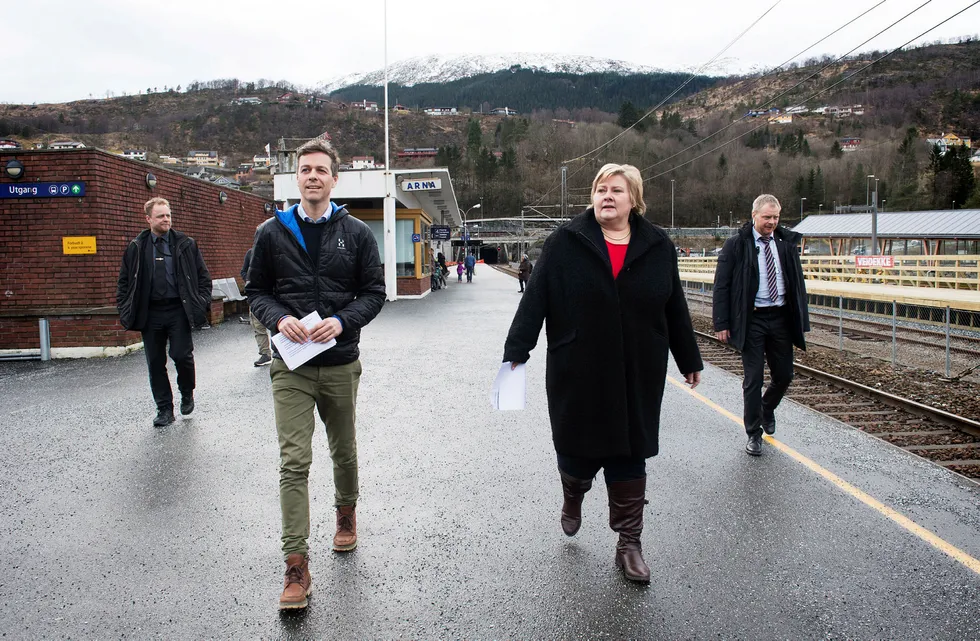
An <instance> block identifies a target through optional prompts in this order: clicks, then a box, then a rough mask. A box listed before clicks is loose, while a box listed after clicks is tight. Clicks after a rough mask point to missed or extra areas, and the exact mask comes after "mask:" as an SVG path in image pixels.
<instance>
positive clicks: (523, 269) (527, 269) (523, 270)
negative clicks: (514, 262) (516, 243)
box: [517, 254, 534, 294]
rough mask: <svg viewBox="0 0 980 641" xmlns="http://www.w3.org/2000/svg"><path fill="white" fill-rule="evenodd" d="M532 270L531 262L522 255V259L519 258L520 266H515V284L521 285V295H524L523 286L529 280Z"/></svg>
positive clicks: (525, 255)
mask: <svg viewBox="0 0 980 641" xmlns="http://www.w3.org/2000/svg"><path fill="white" fill-rule="evenodd" d="M532 269H534V267H533V266H532V265H531V261H530V260H528V258H527V254H524V257H523V258H521V264H520V265H518V266H517V282H518V283H520V285H521V293H522V294H523V293H524V285H526V284H527V281H528V280H530V278H531V270H532Z"/></svg>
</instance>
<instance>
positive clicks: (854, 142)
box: [838, 138, 861, 151]
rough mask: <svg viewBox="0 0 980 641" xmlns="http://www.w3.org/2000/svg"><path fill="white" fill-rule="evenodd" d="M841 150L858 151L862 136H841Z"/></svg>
mask: <svg viewBox="0 0 980 641" xmlns="http://www.w3.org/2000/svg"><path fill="white" fill-rule="evenodd" d="M838 142H839V143H840V149H841V151H857V148H858V147H860V146H861V139H860V138H841V139H840V140H839V141H838Z"/></svg>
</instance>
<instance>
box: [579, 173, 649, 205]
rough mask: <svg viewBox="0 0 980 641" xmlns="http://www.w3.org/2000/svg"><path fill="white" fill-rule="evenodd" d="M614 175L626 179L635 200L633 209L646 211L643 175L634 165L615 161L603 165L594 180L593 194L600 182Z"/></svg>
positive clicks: (631, 197) (631, 196)
mask: <svg viewBox="0 0 980 641" xmlns="http://www.w3.org/2000/svg"><path fill="white" fill-rule="evenodd" d="M613 176H622V177H623V178H625V179H626V184H627V185H628V186H629V190H630V200H632V201H633V210H634V211H635V212H636V213H638V214H642V213H643V212H645V211H646V210H647V204H646V203H645V202H643V177H642V176H641V175H640V170H639V169H637V168H636V167H634V166H633V165H617V164H615V163H608V164H606V165H603V166H602V169H600V170H599V173H597V174H596V175H595V178H594V179H593V180H592V196H595V190H596V188H597V187H598V186H599V183H601V182H602V181H604V180H608V179H609V178H612V177H613Z"/></svg>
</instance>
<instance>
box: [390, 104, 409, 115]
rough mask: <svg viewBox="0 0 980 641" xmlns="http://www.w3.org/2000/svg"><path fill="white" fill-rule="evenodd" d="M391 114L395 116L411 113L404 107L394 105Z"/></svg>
mask: <svg viewBox="0 0 980 641" xmlns="http://www.w3.org/2000/svg"><path fill="white" fill-rule="evenodd" d="M391 112H392V113H396V114H410V113H412V110H411V109H409V108H408V107H406V106H405V105H395V106H394V107H392V108H391Z"/></svg>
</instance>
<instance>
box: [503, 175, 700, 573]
mask: <svg viewBox="0 0 980 641" xmlns="http://www.w3.org/2000/svg"><path fill="white" fill-rule="evenodd" d="M592 205H593V206H592V208H590V209H588V210H586V211H585V212H584V213H582V214H580V215H578V216H576V217H575V218H573V219H572V220H571V221H569V222H568V223H566V224H564V225H562V226H561V227H559V228H558V229H557V230H555V232H554V233H553V234H551V236H549V237H548V239H547V240H546V241H545V244H544V248H543V249H542V252H541V257H540V258H539V259H538V262H537V264H536V265H535V267H534V271H533V272H532V274H531V279H530V282H529V283H528V287H527V291H526V293H525V294H524V297H523V298H522V299H521V304H520V306H519V307H518V308H517V314H516V315H515V316H514V321H513V323H512V324H511V327H510V332H509V333H508V335H507V342H506V344H505V346H504V361H505V362H506V361H509V362H511V363H512V367H516V366H517V364H518V363H524V362H526V361H527V360H528V358H529V357H530V352H531V350H532V349H533V348H534V346H535V343H536V342H537V339H538V334H539V333H540V331H541V324H542V323H543V322H545V321H547V326H546V331H547V335H548V360H547V374H546V387H547V391H548V410H549V413H550V416H551V431H552V437H553V439H554V443H555V450H556V451H557V453H558V471H559V474H560V476H561V482H562V489H563V491H564V498H565V501H564V505H563V506H562V514H561V525H562V529H563V530H564V532H565V534H567V535H568V536H572V535H574V534H575V533H576V532H578V529H579V526H580V525H581V523H582V512H581V507H582V499H583V498H584V497H585V493H586V492H587V491H588V490H589V489H590V488H591V487H592V479H593V478H594V477H595V475H596V474H597V473H598V471H599V470H600V469H603V470H604V473H605V478H606V486H607V488H608V491H609V525H610V527H611V528H612V529H613V530H614V531H616V532H618V533H619V543H618V544H617V546H616V565H617V566H619V567H621V568H623V571H624V573H625V575H626V578H628V579H630V580H632V581H638V582H643V583H646V582H649V581H650V569H649V567H647V564H646V562H645V561H644V560H643V554H642V549H641V546H640V533H641V532H642V530H643V505H644V502H645V498H646V459H647V458H648V457H651V456H656V454H657V452H658V436H659V430H660V405H661V401H662V399H663V390H664V383H665V382H666V377H667V354H668V351H669V352H670V353H672V354H673V355H674V361H675V362H676V363H677V366H678V368H679V369H680V371H681V372H682V373H683V374H684V379H685V380H686V381H687V383H688V384H690V385H691V387H692V388H693V387H695V386H696V385H697V384H698V383H699V382H700V380H701V369H702V368H703V365H702V363H701V355H700V352H699V350H698V346H697V343H696V342H695V337H694V329H693V327H692V325H691V317H690V314H689V313H688V310H687V302H686V301H685V300H684V292H683V291H682V290H681V284H680V278H679V275H678V271H677V255H676V254H675V252H674V245H673V243H672V242H671V241H670V239H669V238H668V237H667V234H666V233H664V232H663V230H661V229H660V228H658V227H655V226H654V225H653V224H652V223H650V222H649V221H647V220H646V219H645V218H643V216H642V214H643V212H644V211H645V210H646V205H645V204H644V202H643V180H642V178H641V176H640V172H639V171H638V170H637V169H636V168H635V167H632V166H630V165H615V164H608V165H605V166H604V167H603V168H602V169H600V170H599V173H598V174H597V175H596V177H595V179H594V180H593V182H592Z"/></svg>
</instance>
